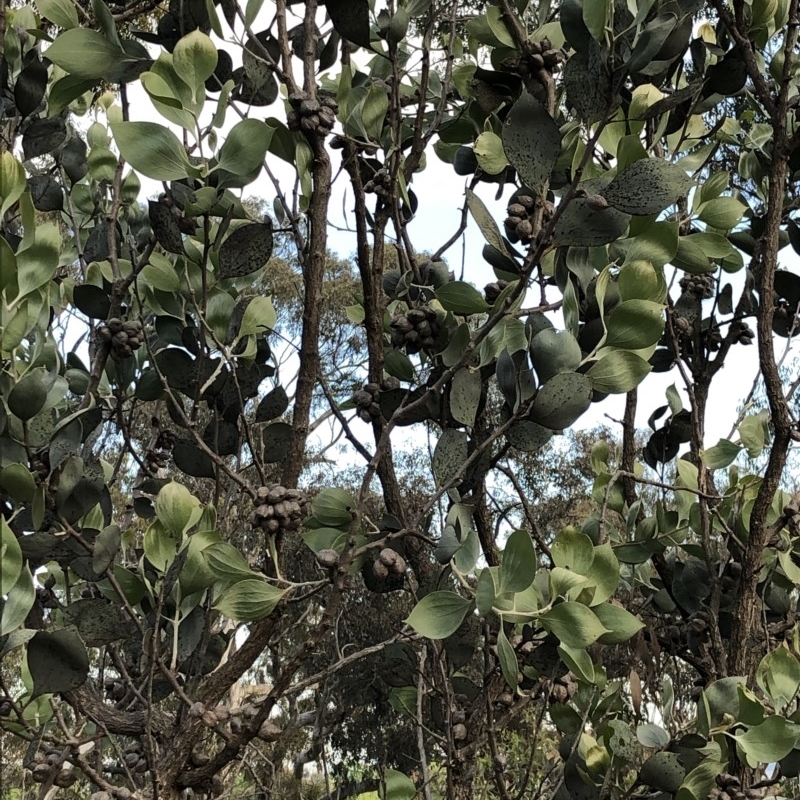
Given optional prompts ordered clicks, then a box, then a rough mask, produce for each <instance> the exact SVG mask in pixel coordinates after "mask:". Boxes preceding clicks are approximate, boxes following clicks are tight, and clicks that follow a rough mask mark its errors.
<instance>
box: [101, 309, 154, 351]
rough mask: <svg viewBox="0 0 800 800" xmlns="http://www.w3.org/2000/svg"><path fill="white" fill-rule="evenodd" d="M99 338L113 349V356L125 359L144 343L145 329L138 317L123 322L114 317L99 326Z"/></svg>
mask: <svg viewBox="0 0 800 800" xmlns="http://www.w3.org/2000/svg"><path fill="white" fill-rule="evenodd" d="M96 336H97V340H98V341H99V342H102V343H103V344H105V345H106V346H107V347H110V349H111V358H113V359H114V360H115V361H123V360H124V359H126V358H129V357H130V356H132V355H133V351H134V350H138V349H139V348H140V347H141V346H142V345H143V344H144V330H143V329H142V323H141V322H139V320H138V319H131V320H127V321H125V322H123V321H122V320H121V319H119V317H112V318H111V319H109V320H107V321H106V322H104V323H102V324H101V325H99V326H98V328H97V331H96Z"/></svg>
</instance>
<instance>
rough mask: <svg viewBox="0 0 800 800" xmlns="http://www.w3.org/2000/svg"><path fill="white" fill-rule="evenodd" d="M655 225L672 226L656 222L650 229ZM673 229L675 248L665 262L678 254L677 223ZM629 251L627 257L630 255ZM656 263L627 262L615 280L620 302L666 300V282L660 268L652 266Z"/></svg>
mask: <svg viewBox="0 0 800 800" xmlns="http://www.w3.org/2000/svg"><path fill="white" fill-rule="evenodd" d="M657 225H669V226H673V223H671V222H657V223H655V225H653V226H651V228H654V227H656V226H657ZM674 227H675V246H674V247H673V248H671V253H670V256H669V258H668V259H667V261H669V260H671V259H672V258H673V257H674V255H675V253H677V252H678V229H677V223H674ZM630 252H631V251H630V250H629V251H628V255H630ZM655 263H656V262H655V261H654V259H649V260H641V259H636V260H633V259H631V260H629V261H628V262H626V264H625V266H624V267H623V268H622V269H621V270H620V271H619V277H618V278H617V289H618V291H619V296H620V298H621V299H622V300H654V301H655V302H657V303H663V302H664V301H665V300H666V298H667V282H666V281H665V280H664V271H663V269H662V268H661V266H663V265H659V266H658V267H656V266H654V264H655Z"/></svg>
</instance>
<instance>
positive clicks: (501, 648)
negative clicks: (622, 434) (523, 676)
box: [497, 625, 519, 689]
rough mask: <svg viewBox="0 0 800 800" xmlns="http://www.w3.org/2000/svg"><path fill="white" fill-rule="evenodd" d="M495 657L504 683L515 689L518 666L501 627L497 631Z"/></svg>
mask: <svg viewBox="0 0 800 800" xmlns="http://www.w3.org/2000/svg"><path fill="white" fill-rule="evenodd" d="M497 657H498V659H499V660H500V669H501V671H502V673H503V678H505V681H506V683H507V684H508V685H509V686H510V687H511V688H512V689H516V688H517V683H518V680H517V675H518V674H519V664H518V663H517V654H516V653H515V652H514V648H513V647H512V646H511V643H510V642H509V641H508V638H507V637H506V634H505V631H504V630H503V626H502V625H501V626H500V629H499V630H498V631H497Z"/></svg>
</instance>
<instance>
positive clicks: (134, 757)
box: [120, 739, 147, 775]
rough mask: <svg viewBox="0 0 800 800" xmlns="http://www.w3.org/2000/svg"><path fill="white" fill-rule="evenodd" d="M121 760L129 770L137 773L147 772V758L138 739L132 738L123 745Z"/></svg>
mask: <svg viewBox="0 0 800 800" xmlns="http://www.w3.org/2000/svg"><path fill="white" fill-rule="evenodd" d="M122 762H124V766H125V768H127V769H128V770H129V771H130V772H135V773H137V774H138V775H141V774H142V773H143V772H147V758H146V757H145V754H144V747H143V746H142V743H141V742H140V741H139V740H138V739H133V740H131V741H130V742H129V743H128V744H127V745H125V748H124V750H123V751H122ZM120 766H122V764H120Z"/></svg>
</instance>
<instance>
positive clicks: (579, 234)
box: [553, 197, 631, 247]
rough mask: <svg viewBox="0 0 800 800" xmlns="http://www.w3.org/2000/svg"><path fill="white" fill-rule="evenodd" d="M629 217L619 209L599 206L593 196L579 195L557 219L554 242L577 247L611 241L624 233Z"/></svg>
mask: <svg viewBox="0 0 800 800" xmlns="http://www.w3.org/2000/svg"><path fill="white" fill-rule="evenodd" d="M630 219H631V218H630V217H629V216H628V215H627V214H623V213H622V212H621V211H618V210H617V209H616V208H612V207H611V206H609V207H608V208H598V207H597V204H596V203H594V202H593V201H592V200H591V199H590V198H587V197H576V198H574V199H573V200H571V201H570V202H569V204H568V205H567V206H566V208H565V209H564V211H563V213H562V214H561V216H560V217H559V218H558V222H556V225H555V228H554V230H553V244H555V245H565V246H575V247H595V246H596V245H601V244H609V243H611V242H615V241H616V240H617V239H619V238H620V237H621V236H622V235H623V234H624V233H625V231H626V230H627V229H628V223H629V222H630Z"/></svg>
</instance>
